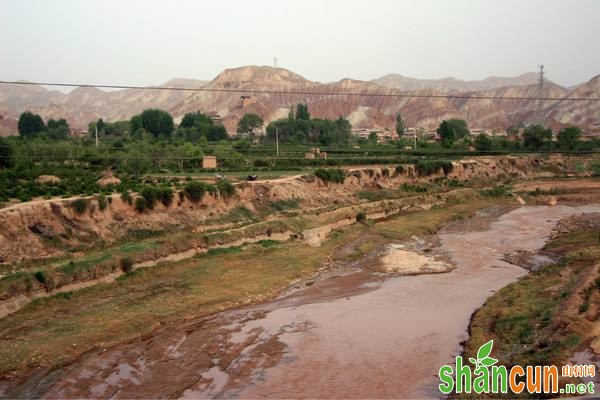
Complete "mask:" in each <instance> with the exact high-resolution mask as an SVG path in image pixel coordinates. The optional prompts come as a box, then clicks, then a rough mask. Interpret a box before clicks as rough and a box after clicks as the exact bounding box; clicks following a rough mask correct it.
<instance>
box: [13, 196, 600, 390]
mask: <svg viewBox="0 0 600 400" xmlns="http://www.w3.org/2000/svg"><path fill="white" fill-rule="evenodd" d="M592 211H600V206H585V207H584V206H581V207H569V206H556V207H546V206H525V207H521V208H517V209H513V210H506V212H504V213H498V212H497V211H496V213H495V214H494V213H493V212H491V211H489V210H488V211H483V212H481V213H479V215H477V216H476V217H474V218H473V219H471V220H467V221H462V222H459V223H454V224H451V225H449V226H448V227H446V228H445V229H443V230H442V231H441V232H440V233H439V234H438V235H437V241H436V242H437V243H438V244H437V248H436V249H435V252H436V253H443V254H446V255H447V257H448V258H449V260H450V261H451V262H452V263H454V264H455V265H456V267H457V268H456V269H454V270H452V271H451V272H448V273H441V274H428V275H416V276H393V275H392V276H391V275H384V274H379V273H374V272H369V271H367V270H362V269H361V270H357V269H352V268H345V269H344V268H342V269H340V270H338V271H333V272H331V273H329V275H328V276H326V277H324V278H323V279H320V280H317V281H316V282H315V283H314V284H312V285H310V286H306V287H304V288H302V289H300V290H294V291H291V292H289V293H287V294H285V295H283V296H282V297H280V298H279V299H277V300H274V301H272V302H269V303H265V304H261V305H256V306H252V307H246V308H242V309H238V310H234V311H229V312H224V313H220V314H217V315H214V316H211V317H207V318H202V319H198V320H196V321H192V322H188V323H186V324H185V325H183V326H181V325H179V326H171V327H165V328H164V329H163V330H162V331H161V332H159V333H158V334H156V335H154V336H153V337H151V338H149V339H146V340H143V341H136V342H134V343H130V344H126V345H122V346H119V347H117V348H114V349H109V350H106V351H101V352H98V353H95V354H90V355H88V356H86V357H84V358H83V359H82V360H80V361H79V362H78V363H76V364H74V365H72V366H70V367H68V368H65V369H63V370H61V371H56V372H54V373H51V374H47V373H45V372H40V374H39V375H38V376H36V377H33V378H32V379H31V380H30V381H29V382H27V383H26V384H24V385H23V386H22V390H21V394H23V395H27V396H44V397H48V398H65V397H71V398H72V397H77V398H80V397H103V398H109V397H116V398H134V397H135V398H149V397H153V398H154V397H177V398H211V397H217V398H220V397H226V398H230V397H238V398H306V397H312V398H314V397H319V398H399V397H410V398H437V397H439V392H438V390H437V384H438V379H437V377H436V373H437V371H438V369H439V367H440V366H441V365H443V364H446V363H449V362H450V361H451V360H452V358H453V357H454V356H455V355H457V354H459V353H460V352H461V344H460V343H461V342H462V341H464V340H465V339H467V326H468V323H469V318H470V316H471V314H472V313H473V312H474V311H475V310H476V309H477V308H478V307H480V306H481V305H482V303H483V302H484V301H485V299H486V298H487V297H489V296H490V295H491V294H492V293H493V292H494V291H495V290H498V289H500V288H501V287H503V286H505V285H506V284H508V283H510V282H513V281H515V280H516V279H517V278H519V277H520V276H522V275H524V274H525V273H527V271H526V270H525V269H523V268H521V267H519V266H516V265H512V264H510V263H508V262H506V261H504V258H505V255H510V254H514V253H515V252H523V251H525V252H532V253H535V252H536V251H538V250H539V249H540V248H541V247H542V246H543V245H544V243H545V241H546V240H547V239H548V236H549V235H550V233H551V231H552V228H553V226H554V225H555V223H556V222H557V221H558V220H559V219H561V218H563V217H565V216H568V215H571V214H573V213H580V212H592ZM486 213H487V214H486ZM290 262H293V260H290Z"/></svg>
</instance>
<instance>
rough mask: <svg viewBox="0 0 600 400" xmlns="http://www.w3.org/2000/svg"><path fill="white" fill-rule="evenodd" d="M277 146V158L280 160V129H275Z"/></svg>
mask: <svg viewBox="0 0 600 400" xmlns="http://www.w3.org/2000/svg"><path fill="white" fill-rule="evenodd" d="M275 146H276V148H277V158H279V127H278V126H276V127H275Z"/></svg>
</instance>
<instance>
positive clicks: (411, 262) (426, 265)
mask: <svg viewBox="0 0 600 400" xmlns="http://www.w3.org/2000/svg"><path fill="white" fill-rule="evenodd" d="M381 262H382V269H383V271H384V272H388V273H397V274H401V275H416V274H435V273H440V272H448V271H451V270H453V269H454V268H456V267H455V266H453V265H452V264H450V263H447V262H444V261H440V260H437V259H435V258H434V257H428V256H424V255H422V254H419V253H417V252H415V251H408V250H404V249H403V247H402V245H397V244H391V245H389V246H388V250H387V251H386V253H385V254H384V255H383V256H382V257H381Z"/></svg>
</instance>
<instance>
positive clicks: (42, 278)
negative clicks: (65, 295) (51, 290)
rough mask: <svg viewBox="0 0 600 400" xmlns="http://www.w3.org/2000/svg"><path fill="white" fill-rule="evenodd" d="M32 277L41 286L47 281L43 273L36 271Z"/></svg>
mask: <svg viewBox="0 0 600 400" xmlns="http://www.w3.org/2000/svg"><path fill="white" fill-rule="evenodd" d="M33 276H34V277H35V279H37V281H38V282H39V283H41V284H45V283H46V281H47V279H46V274H44V272H43V271H37V272H36V273H35V274H33Z"/></svg>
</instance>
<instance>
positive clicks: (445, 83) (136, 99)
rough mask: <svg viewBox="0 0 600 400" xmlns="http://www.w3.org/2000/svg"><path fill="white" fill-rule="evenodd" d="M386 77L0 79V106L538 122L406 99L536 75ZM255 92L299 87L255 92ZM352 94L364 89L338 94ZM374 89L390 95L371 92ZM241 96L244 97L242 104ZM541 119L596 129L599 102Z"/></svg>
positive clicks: (65, 111) (521, 108) (528, 114)
mask: <svg viewBox="0 0 600 400" xmlns="http://www.w3.org/2000/svg"><path fill="white" fill-rule="evenodd" d="M388 78H389V76H388ZM388 78H385V77H384V78H382V79H380V80H376V81H360V80H354V79H343V80H340V81H338V82H333V83H318V82H313V81H310V80H308V79H305V78H304V77H302V76H301V75H299V74H296V73H294V72H292V71H289V70H286V69H283V68H273V67H265V66H246V67H240V68H233V69H226V70H224V71H223V72H222V73H220V74H219V75H218V76H217V77H215V78H214V79H213V80H212V81H210V82H204V81H197V80H190V79H184V78H177V79H173V80H171V81H169V82H167V83H165V84H163V85H161V86H162V87H193V88H205V89H218V90H222V89H236V91H235V92H230V91H196V92H194V91H179V90H162V91H158V90H139V89H126V90H117V91H111V92H106V91H103V90H99V89H95V88H89V87H83V88H78V89H76V90H73V91H72V92H70V93H68V94H64V93H61V92H57V91H50V90H47V89H45V88H43V87H40V86H16V85H0V102H3V103H4V104H5V108H6V110H7V111H6V112H5V113H6V115H5V118H10V117H12V118H13V119H14V118H18V116H19V114H20V113H21V112H23V111H25V110H31V111H33V112H37V113H40V114H41V115H42V116H43V117H44V118H46V119H48V118H66V119H67V120H68V121H69V123H70V124H71V126H73V127H75V128H85V127H86V126H87V124H88V123H89V122H91V121H93V120H95V119H97V118H100V117H102V118H104V119H105V120H108V121H114V120H121V119H128V118H130V117H131V116H132V115H134V114H136V113H139V112H141V111H142V110H144V109H146V108H150V107H156V108H162V109H165V110H167V111H169V112H170V113H171V114H172V115H173V116H174V117H175V119H176V120H178V119H180V118H181V117H182V116H183V114H185V113H186V112H190V111H203V112H214V113H218V114H219V115H220V116H221V117H222V118H223V120H224V123H225V125H226V127H227V128H228V130H229V131H230V132H233V131H235V126H236V124H237V121H238V120H239V118H240V117H241V116H242V115H243V114H244V113H247V112H255V113H258V114H259V115H261V116H262V117H263V119H265V120H266V121H267V122H269V121H272V120H274V119H277V118H283V117H285V116H287V114H288V112H289V109H290V108H291V107H294V105H295V104H297V103H299V102H304V101H306V102H307V104H308V105H309V110H310V112H311V114H312V115H313V116H316V117H328V118H337V117H338V116H340V115H342V116H345V117H346V118H348V119H349V120H350V121H351V122H352V124H353V125H354V126H355V127H364V128H373V127H389V128H393V126H394V119H395V116H396V114H397V113H402V114H403V116H404V118H405V119H406V120H407V121H408V124H409V126H422V127H425V128H429V129H432V128H434V127H435V126H437V125H438V124H439V122H440V121H441V120H442V119H446V118H464V119H466V120H467V121H468V123H469V125H470V126H471V127H474V128H486V129H495V130H503V129H506V128H507V127H509V126H511V125H519V124H522V123H525V124H527V123H531V122H537V121H538V120H539V112H538V109H539V102H538V101H536V100H501V101H499V100H495V101H494V100H469V99H456V98H452V99H448V98H422V97H409V96H410V95H429V94H434V95H438V94H444V93H447V92H448V91H451V92H452V93H455V94H458V93H460V94H465V95H470V96H501V97H536V96H537V95H538V88H537V84H536V82H535V74H531V73H528V74H523V75H521V76H518V77H515V78H493V77H492V78H487V79H485V80H482V81H470V82H465V81H459V80H456V79H453V78H450V79H442V80H435V81H433V80H429V81H427V80H415V79H412V78H402V82H404V83H403V85H404V86H401V88H400V89H399V88H396V87H390V86H389V85H391V86H393V85H392V84H390V83H389V82H390V79H391V80H392V81H393V80H394V79H392V78H389V79H388ZM386 82H387V83H386ZM392 83H393V82H392ZM530 83H533V84H530ZM383 84H385V85H383ZM238 89H239V91H238ZM253 90H259V91H273V92H280V91H291V92H300V93H255V92H253ZM349 92H352V93H359V94H361V95H358V96H348V95H343V93H349ZM340 93H342V95H340ZM376 93H383V94H388V95H392V96H386V97H382V96H372V94H376ZM393 95H402V96H398V97H394V96H393ZM544 95H545V96H550V97H557V98H561V97H566V96H569V97H576V96H577V97H588V98H600V77H595V78H593V79H592V80H590V81H589V82H587V83H584V84H582V85H579V86H577V87H576V88H575V89H573V90H572V91H570V90H568V89H565V88H563V87H561V86H558V85H555V84H553V83H551V82H547V83H546V85H545V93H544ZM242 96H243V97H245V99H244V101H243V102H242ZM543 118H544V122H545V123H546V124H548V125H549V126H552V127H553V128H555V129H556V128H560V127H561V126H564V125H568V124H577V125H580V126H582V127H583V128H585V129H587V130H598V131H600V102H589V101H588V102H585V101H584V102H571V101H564V102H558V101H546V102H544V115H543Z"/></svg>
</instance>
